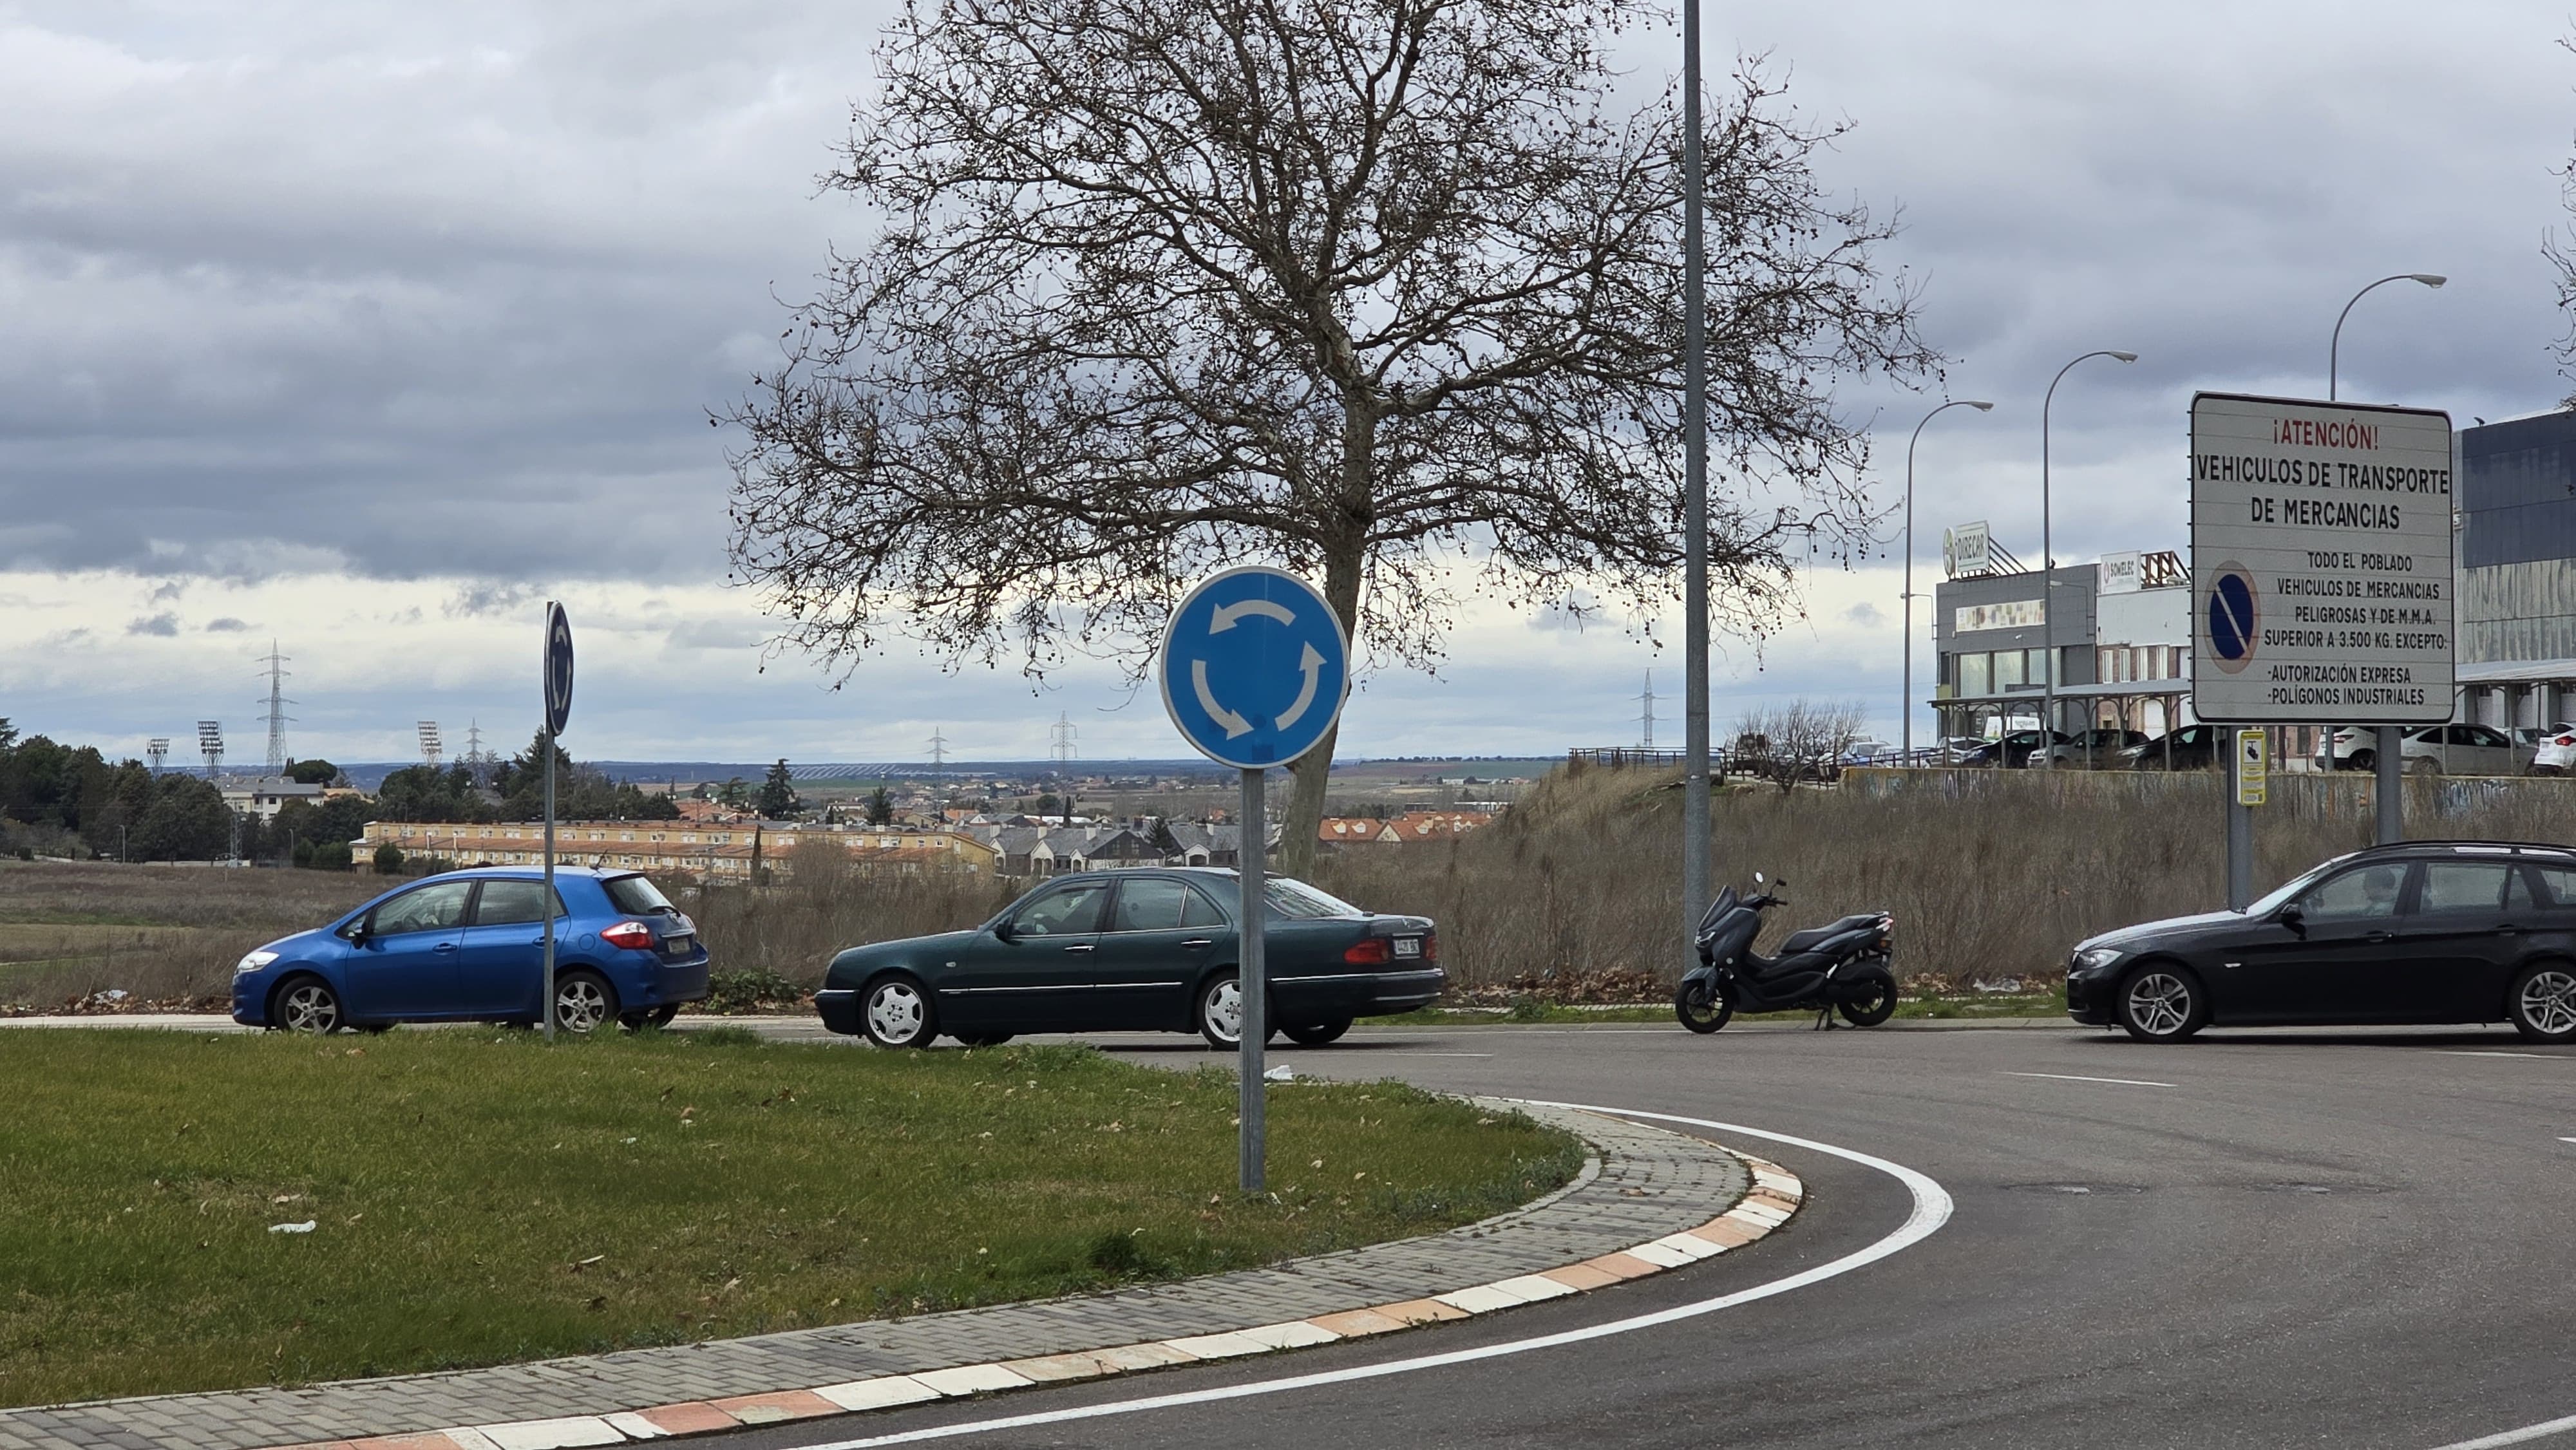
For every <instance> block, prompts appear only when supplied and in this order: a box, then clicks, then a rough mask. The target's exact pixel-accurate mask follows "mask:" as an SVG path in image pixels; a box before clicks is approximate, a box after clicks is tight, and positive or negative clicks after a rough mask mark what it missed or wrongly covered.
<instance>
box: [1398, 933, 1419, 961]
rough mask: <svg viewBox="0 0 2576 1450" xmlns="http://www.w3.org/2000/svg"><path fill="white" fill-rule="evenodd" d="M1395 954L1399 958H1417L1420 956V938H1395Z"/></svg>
mask: <svg viewBox="0 0 2576 1450" xmlns="http://www.w3.org/2000/svg"><path fill="white" fill-rule="evenodd" d="M1395 954H1396V955H1397V956H1399V957H1418V956H1420V955H1422V938H1420V937H1418V936H1400V937H1397V938H1396V939H1395Z"/></svg>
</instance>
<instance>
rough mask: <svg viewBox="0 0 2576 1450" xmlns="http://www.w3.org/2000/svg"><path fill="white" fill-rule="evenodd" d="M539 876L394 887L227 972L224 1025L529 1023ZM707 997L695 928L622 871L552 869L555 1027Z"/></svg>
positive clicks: (587, 1025) (454, 874) (585, 1026)
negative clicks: (228, 1014) (229, 991)
mask: <svg viewBox="0 0 2576 1450" xmlns="http://www.w3.org/2000/svg"><path fill="white" fill-rule="evenodd" d="M545 892H546V883H545V874H544V873H543V872H542V871H539V870H537V869H535V868H532V867H526V866H516V867H491V866H486V867H476V868H474V869H471V870H466V871H450V872H446V873H444V874H441V875H438V876H433V877H430V878H428V879H427V880H424V881H418V882H414V883H411V884H409V885H406V886H400V887H397V888H395V889H394V890H392V891H388V892H386V893H385V894H384V895H382V896H379V897H377V898H376V899H375V900H373V901H370V902H368V903H367V904H366V905H364V906H361V907H359V908H358V909H357V910H355V911H352V912H350V913H349V914H348V915H347V916H344V917H342V918H341V919H339V920H338V921H335V922H333V923H331V924H330V925H329V926H326V927H321V928H318V929H316V930H313V931H308V932H302V933H299V934H298V935H295V936H290V937H287V938H284V939H283V940H280V941H273V942H270V943H269V944H268V945H266V946H264V947H261V948H260V949H259V950H257V951H255V952H252V953H251V954H249V955H248V956H245V957H243V958H242V959H241V964H240V965H239V966H236V967H235V968H233V1020H234V1021H235V1022H239V1023H242V1024H244V1025H246V1026H251V1027H276V1028H283V1029H285V1030H287V1031H290V1032H336V1031H338V1030H339V1029H341V1028H343V1027H357V1028H363V1029H369V1030H377V1031H381V1030H382V1029H384V1028H386V1027H390V1026H392V1025H393V1024H394V1023H396V1022H518V1023H535V1022H537V1021H538V1020H539V1018H538V1015H537V1014H538V1007H537V999H538V998H540V997H542V996H544V995H545V987H544V979H545V959H544V943H545V938H544V934H543V933H544V921H545V915H544V906H543V903H544V900H545ZM706 994H707V949H706V944H705V943H704V942H702V941H700V940H699V938H698V931H697V926H696V924H695V923H693V922H691V921H690V920H689V918H688V917H686V916H684V915H682V914H681V912H680V909H679V908H678V907H676V906H673V905H672V904H671V903H670V901H669V900H668V899H667V898H666V897H664V896H663V895H662V893H661V892H660V891H659V890H657V889H655V887H654V885H653V883H652V882H650V881H648V880H646V879H645V878H644V877H643V876H642V875H640V874H638V873H636V872H632V871H601V870H597V869H594V868H591V867H585V866H558V867H556V868H555V1001H554V1012H555V1025H556V1026H557V1027H558V1028H561V1029H562V1030H564V1031H567V1032H595V1031H597V1030H599V1029H600V1028H602V1027H604V1026H606V1025H608V1024H609V1023H611V1022H623V1023H624V1024H625V1025H627V1026H628V1027H642V1026H646V1025H648V1024H650V1025H659V1024H661V1023H665V1022H668V1021H670V1020H671V1018H672V1016H673V1014H675V1013H677V1012H678V1011H679V1010H680V1007H681V1004H683V1003H687V1002H694V1001H697V1000H698V999H699V998H702V997H704V996H706Z"/></svg>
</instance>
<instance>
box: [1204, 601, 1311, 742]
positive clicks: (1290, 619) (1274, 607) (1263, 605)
mask: <svg viewBox="0 0 2576 1450" xmlns="http://www.w3.org/2000/svg"><path fill="white" fill-rule="evenodd" d="M1247 614H1258V615H1260V616H1261V617H1262V618H1264V619H1275V620H1277V621H1279V622H1280V623H1281V624H1295V623H1296V622H1297V613H1296V611H1295V610H1292V609H1290V608H1289V607H1288V606H1287V605H1285V604H1273V603H1271V602H1270V601H1269V600H1267V599H1246V600H1244V601H1243V602H1242V603H1240V604H1226V605H1220V606H1218V608H1217V609H1216V611H1215V612H1214V613H1212V614H1210V615H1209V616H1208V633H1210V634H1223V633H1225V632H1226V631H1227V630H1229V629H1232V628H1234V625H1235V621H1237V620H1239V619H1241V618H1243V617H1244V616H1245V615H1247ZM1201 699H1202V700H1204V699H1205V697H1204V696H1202V697H1201ZM1209 713H1211V714H1213V713H1215V712H1214V711H1210V712H1209ZM1244 728H1245V729H1247V730H1248V729H1250V728H1251V727H1250V726H1245V727H1244Z"/></svg>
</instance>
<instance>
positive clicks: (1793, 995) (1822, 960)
mask: <svg viewBox="0 0 2576 1450" xmlns="http://www.w3.org/2000/svg"><path fill="white" fill-rule="evenodd" d="M1753 884H1754V885H1756V886H1760V885H1762V884H1763V880H1762V873H1761V872H1759V871H1756V872H1754V873H1753ZM1780 884H1781V885H1782V886H1786V885H1788V884H1789V883H1788V882H1786V881H1783V882H1781V883H1780ZM1780 904H1781V902H1780V898H1779V896H1778V895H1776V894H1774V893H1770V892H1765V893H1762V894H1760V895H1757V896H1753V897H1750V898H1747V899H1743V900H1739V899H1737V897H1736V894H1735V888H1734V887H1732V886H1730V887H1727V888H1726V889H1725V890H1723V891H1720V892H1719V893H1718V894H1717V900H1715V901H1713V902H1710V903H1709V908H1708V914H1707V915H1706V916H1703V917H1701V918H1700V923H1699V931H1698V933H1697V940H1698V944H1699V960H1700V965H1698V966H1697V967H1694V968H1692V969H1691V970H1690V972H1688V973H1687V974H1685V975H1684V976H1683V977H1682V983H1681V986H1679V987H1677V988H1675V989H1674V991H1673V1015H1674V1016H1676V1017H1679V1018H1680V1019H1681V1022H1682V1025H1683V1026H1684V1027H1687V1028H1689V1029H1690V1030H1691V1031H1693V1032H1715V1031H1716V1030H1717V1029H1719V1028H1721V1027H1723V1026H1725V1025H1726V1023H1727V1019H1728V1018H1731V1017H1733V1016H1734V1015H1735V1014H1736V1013H1738V1012H1784V1011H1805V1010H1807V1009H1809V1008H1813V1009H1814V1010H1815V1013H1816V1025H1817V1026H1818V1027H1820V1028H1822V1027H1831V1026H1833V1019H1834V1014H1835V1013H1836V1012H1840V1013H1841V1014H1842V1015H1843V1020H1844V1021H1846V1022H1849V1023H1850V1024H1851V1025H1853V1026H1854V1027H1876V1026H1877V1025H1878V1024H1880V1023H1881V1022H1884V1021H1886V1020H1887V1019H1888V1017H1889V1016H1890V1015H1891V1014H1892V1013H1894V1012H1895V1011H1896V973H1895V972H1894V971H1893V970H1891V969H1890V968H1889V966H1888V951H1889V941H1890V939H1891V936H1892V934H1893V932H1894V929H1895V925H1896V923H1895V919H1894V918H1892V917H1890V916H1889V915H1888V914H1887V913H1885V912H1883V911H1866V912H1862V913H1860V914H1859V915H1857V916H1846V917H1844V918H1843V919H1842V920H1840V921H1837V922H1835V923H1834V924H1832V925H1831V926H1820V927H1816V928H1813V929H1812V930H1808V931H1802V932H1797V933H1794V934H1793V935H1791V936H1790V938H1789V939H1788V940H1787V941H1784V942H1782V943H1780V954H1779V955H1778V956H1776V957H1767V958H1766V957H1761V956H1756V955H1755V954H1754V951H1753V938H1754V937H1755V936H1756V935H1758V934H1760V932H1761V930H1762V913H1763V912H1765V911H1767V910H1769V909H1770V908H1772V907H1774V906H1778V905H1780Z"/></svg>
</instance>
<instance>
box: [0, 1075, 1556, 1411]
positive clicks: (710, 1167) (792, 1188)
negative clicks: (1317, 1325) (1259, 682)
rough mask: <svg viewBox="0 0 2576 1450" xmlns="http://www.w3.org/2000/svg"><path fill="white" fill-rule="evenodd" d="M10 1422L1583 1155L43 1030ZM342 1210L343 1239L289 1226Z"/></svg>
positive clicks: (635, 1336) (895, 1090)
mask: <svg viewBox="0 0 2576 1450" xmlns="http://www.w3.org/2000/svg"><path fill="white" fill-rule="evenodd" d="M0 1093H5V1095H6V1097H7V1099H8V1101H9V1103H10V1111H9V1113H8V1114H7V1115H6V1117H5V1118H0V1404H11V1405H24V1404H36V1403H50V1402H56V1401H62V1400H70V1399H86V1398H93V1397H101V1396H111V1395H133V1394H149V1393H161V1392H171V1391H183V1390H204V1389H221V1388H232V1387H238V1386H243V1385H252V1384H271V1383H288V1384H292V1383H301V1382H309V1381H314V1380H321V1379H333V1378H341V1377H346V1376H356V1375H378V1374H397V1373H404V1372H410V1371H419V1370H431V1369H441V1368H451V1367H463V1366H472V1365H485V1364H495V1363H501V1362H507V1361H512V1360H523V1359H534V1358H539V1357H543V1356H547V1355H560V1354H572V1353H586V1352H595V1351H605V1350H610V1349H617V1348H625V1347H631V1346H637V1345H652V1344H670V1343H687V1342H693V1341H697V1340H702V1339H710V1338H717V1337H723V1336H731V1335H741V1334H754V1333H761V1332H764V1331H769V1330H777V1329H786V1328H793V1327H798V1326H805V1325H814V1324H826V1323H838V1322H843V1321H848V1320H855V1319H864V1318H870V1317H881V1316H885V1315H892V1314H908V1313H920V1312H924V1311H929V1310H935V1309H946V1308H954V1307H960V1306H966V1305H973V1304H986V1303H994V1302H999V1301H1004V1300H1011V1299H1022V1298H1030V1297H1036V1296H1043V1295H1051V1294H1061V1293H1067V1292H1074V1291H1080V1290H1087V1289H1097V1288H1104V1287H1108V1286H1111V1285H1116V1284H1121V1283H1129V1282H1136V1281H1141V1280H1150V1279H1161V1278H1170V1277H1175V1276H1180V1275H1187V1274H1197V1273H1205V1272H1211V1271H1216V1270H1222V1269H1230V1268H1240V1267H1244V1266H1248V1265H1253V1264H1260V1263H1265V1262H1270V1261H1273V1260H1277V1259H1281V1258H1285V1257H1289V1256H1293V1255H1298V1254H1305V1253H1315V1252H1322V1251H1326V1250H1330V1249H1336V1248H1344V1247H1349V1246H1352V1245H1356V1244H1361V1243H1368V1242H1374V1241H1378V1240H1383V1239H1389V1238H1397V1237H1402V1236H1405V1235H1409V1234H1415V1233H1423V1232H1428V1231H1432V1230H1436V1229H1440V1228H1445V1227H1449V1226H1452V1225H1455V1224H1459V1223H1465V1222H1470V1221H1472V1220H1474V1219H1477V1218H1480V1217H1483V1216H1486V1215H1488V1214H1491V1213H1494V1212H1498V1211H1500V1210H1502V1209H1504V1208H1507V1207H1510V1206H1512V1205H1514V1204H1517V1203H1521V1202H1524V1201H1526V1200H1528V1199H1529V1198H1531V1197H1534V1196H1536V1195H1537V1194H1539V1193H1542V1192H1545V1191H1547V1190H1548V1189H1551V1188H1553V1187H1555V1186H1557V1185H1558V1184H1560V1183H1563V1182H1565V1181H1566V1180H1567V1179H1569V1178H1570V1177H1571V1176H1572V1175H1573V1174H1574V1172H1575V1171H1576V1170H1577V1169H1578V1168H1579V1167H1580V1166H1581V1163H1582V1157H1583V1150H1582V1146H1581V1144H1580V1142H1579V1141H1578V1140H1576V1139H1575V1138H1573V1137H1572V1136H1571V1135H1568V1134H1565V1133H1562V1132H1558V1131H1555V1130H1553V1129H1547V1128H1543V1127H1541V1126H1539V1125H1537V1124H1535V1123H1532V1122H1530V1121H1528V1120H1527V1119H1524V1118H1521V1117H1518V1116H1517V1115H1511V1114H1485V1113H1479V1112H1477V1111H1476V1110H1474V1109H1472V1108H1469V1107H1467V1106H1465V1105H1463V1104H1460V1103H1457V1102H1453V1101H1449V1100H1444V1099H1440V1098H1435V1097H1432V1096H1430V1095H1429V1094H1425V1093H1422V1092H1419V1091H1417V1090H1415V1089H1412V1088H1408V1087H1404V1086H1402V1085H1399V1084H1393V1083H1377V1084H1367V1085H1355V1084H1345V1085H1324V1084H1311V1083H1300V1084H1297V1085H1296V1086H1294V1087H1283V1088H1280V1089H1278V1090H1277V1091H1274V1092H1273V1093H1272V1094H1271V1107H1270V1116H1269V1122H1270V1145H1271V1146H1270V1152H1271V1163H1272V1165H1273V1168H1272V1173H1271V1179H1272V1182H1273V1184H1274V1185H1275V1186H1276V1187H1277V1190H1278V1191H1277V1192H1276V1193H1275V1194H1274V1195H1273V1196H1272V1197H1271V1198H1268V1199H1263V1200H1257V1201H1250V1202H1247V1201H1245V1200H1243V1199H1241V1198H1239V1197H1238V1196H1237V1195H1236V1194H1235V1192H1234V1174H1235V1150H1234V1127H1233V1115H1234V1101H1235V1086H1234V1081H1233V1079H1232V1078H1231V1077H1230V1076H1228V1075H1226V1074H1224V1073H1222V1072H1219V1071H1216V1070H1213V1069H1208V1070H1202V1071H1199V1072H1196V1073H1191V1074H1175V1073H1169V1072H1163V1071H1158V1070H1155V1069H1150V1068H1140V1067H1133V1066H1129V1065H1127V1064H1123V1063H1119V1062H1115V1061H1112V1060H1110V1059H1107V1058H1104V1057H1102V1056H1100V1055H1098V1054H1096V1053H1093V1052H1091V1051H1089V1050H1087V1049H1083V1048H1078V1047H1003V1048H997V1049H985V1050H982V1051H975V1052H932V1053H919V1052H915V1053H888V1052H869V1051H863V1050H854V1049H851V1048H848V1047H842V1046H833V1045H810V1044H763V1043H762V1042H760V1040H759V1039H758V1038H756V1037H755V1036H753V1034H751V1033H749V1032H747V1031H743V1030H740V1029H725V1028H715V1029H708V1030H701V1031H696V1032H689V1033H647V1034H643V1035H641V1036H636V1037H617V1038H610V1039H603V1040H600V1041H594V1042H567V1043H563V1044H559V1045H558V1046H556V1047H555V1048H553V1049H551V1050H549V1049H548V1048H546V1047H545V1046H544V1045H543V1044H542V1043H541V1042H540V1041H538V1040H537V1039H536V1037H535V1036H534V1034H530V1033H517V1032H503V1033H497V1034H496V1033H494V1032H492V1031H490V1030H484V1031H479V1032H478V1031H471V1030H456V1031H435V1032H399V1033H393V1034H390V1035H387V1036H382V1037H369V1038H349V1037H339V1038H332V1039H327V1040H322V1041H315V1040H313V1039H303V1038H287V1037H282V1036H224V1037H192V1036H187V1035H184V1034H176V1033H166V1032H119V1031H64V1032H50V1031H43V1030H25V1031H19V1032H12V1033H10V1034H9V1037H8V1040H7V1044H6V1050H5V1052H0ZM301 1223H310V1224H312V1225H313V1228H312V1229H311V1230H310V1231H309V1232H276V1231H272V1229H273V1226H275V1225H279V1224H301Z"/></svg>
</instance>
